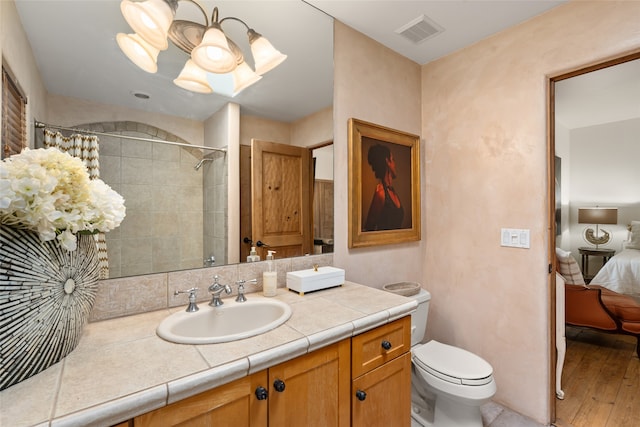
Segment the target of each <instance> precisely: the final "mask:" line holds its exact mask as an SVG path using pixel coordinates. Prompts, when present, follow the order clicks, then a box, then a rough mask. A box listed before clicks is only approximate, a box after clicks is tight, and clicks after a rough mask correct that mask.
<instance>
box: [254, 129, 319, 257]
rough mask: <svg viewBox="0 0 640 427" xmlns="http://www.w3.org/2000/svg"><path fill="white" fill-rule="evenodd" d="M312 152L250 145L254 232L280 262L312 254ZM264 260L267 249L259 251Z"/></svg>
mask: <svg viewBox="0 0 640 427" xmlns="http://www.w3.org/2000/svg"><path fill="white" fill-rule="evenodd" d="M312 191H313V187H312V186H311V152H310V151H309V149H307V148H304V147H296V146H293V145H284V144H277V143H275V142H267V141H259V140H255V139H254V140H252V141H251V210H252V212H251V232H252V240H253V244H254V245H256V244H257V242H258V241H261V242H263V243H265V244H267V245H269V248H268V249H271V250H275V251H276V252H277V258H288V257H292V256H300V255H304V254H308V253H311V242H312V239H313V236H312V234H311V221H312V212H311V198H310V193H311V192H312ZM258 255H260V257H261V259H263V260H264V259H265V256H266V255H267V253H266V249H264V248H263V249H261V248H258Z"/></svg>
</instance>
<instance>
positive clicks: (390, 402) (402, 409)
mask: <svg viewBox="0 0 640 427" xmlns="http://www.w3.org/2000/svg"><path fill="white" fill-rule="evenodd" d="M363 393H364V394H363ZM351 402H352V403H351V418H352V420H353V423H352V425H353V427H387V426H409V425H411V353H405V354H403V355H402V356H400V357H398V358H396V359H393V360H392V361H390V362H387V363H385V364H384V365H382V366H380V367H378V368H376V369H374V370H373V371H370V372H368V373H366V374H364V375H362V376H360V377H358V378H356V379H354V380H353V384H352V386H351Z"/></svg>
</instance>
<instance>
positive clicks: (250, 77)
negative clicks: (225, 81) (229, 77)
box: [233, 61, 262, 96]
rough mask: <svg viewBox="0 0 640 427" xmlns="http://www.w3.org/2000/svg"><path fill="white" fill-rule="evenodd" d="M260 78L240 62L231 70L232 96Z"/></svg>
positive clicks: (245, 64) (244, 63)
mask: <svg viewBox="0 0 640 427" xmlns="http://www.w3.org/2000/svg"><path fill="white" fill-rule="evenodd" d="M261 78H262V76H260V75H258V74H256V73H254V72H253V70H252V69H251V67H249V66H248V65H247V63H246V62H244V61H242V62H241V63H240V64H239V65H238V66H237V67H236V69H235V70H233V96H236V95H237V94H239V93H240V92H242V91H243V90H244V89H246V88H248V87H249V86H251V85H252V84H254V83H255V82H257V81H258V80H260V79H261Z"/></svg>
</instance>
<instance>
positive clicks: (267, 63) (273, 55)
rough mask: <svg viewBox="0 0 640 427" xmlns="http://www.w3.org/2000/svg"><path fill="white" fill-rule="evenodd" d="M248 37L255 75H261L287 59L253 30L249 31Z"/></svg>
mask: <svg viewBox="0 0 640 427" xmlns="http://www.w3.org/2000/svg"><path fill="white" fill-rule="evenodd" d="M248 35H249V43H250V44H251V54H252V55H253V61H254V63H255V68H256V74H259V75H263V74H264V73H266V72H268V71H271V70H272V69H274V68H275V67H277V66H278V65H280V64H281V63H282V62H283V61H284V60H285V59H287V55H285V54H283V53H281V52H280V51H279V50H278V49H276V48H275V47H273V45H272V44H271V43H269V40H267V39H265V38H264V37H263V36H262V35H260V34H258V33H256V32H255V31H253V30H249V32H248Z"/></svg>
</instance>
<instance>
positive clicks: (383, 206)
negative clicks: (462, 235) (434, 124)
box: [349, 118, 421, 248]
mask: <svg viewBox="0 0 640 427" xmlns="http://www.w3.org/2000/svg"><path fill="white" fill-rule="evenodd" d="M420 223H421V218H420V137H419V136H418V135H413V134H410V133H407V132H402V131H399V130H395V129H391V128H387V127H384V126H380V125H376V124H373V123H368V122H365V121H362V120H358V119H354V118H351V119H349V248H359V247H365V246H375V245H389V244H395V243H404V242H411V241H418V240H420Z"/></svg>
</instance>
